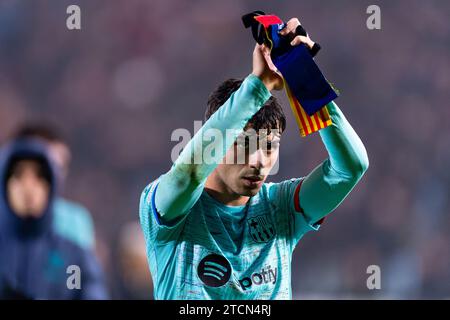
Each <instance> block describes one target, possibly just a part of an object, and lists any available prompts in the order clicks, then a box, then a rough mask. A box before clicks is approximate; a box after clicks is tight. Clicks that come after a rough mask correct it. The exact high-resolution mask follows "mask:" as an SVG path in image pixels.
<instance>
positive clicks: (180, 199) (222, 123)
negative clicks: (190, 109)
mask: <svg viewBox="0 0 450 320" xmlns="http://www.w3.org/2000/svg"><path fill="white" fill-rule="evenodd" d="M269 97H270V92H269V91H268V90H267V88H266V87H265V85H264V84H263V82H262V81H261V80H260V79H259V78H258V77H256V76H254V75H250V76H248V77H247V78H246V79H245V80H244V82H243V83H242V85H241V87H240V88H239V90H237V91H236V92H234V93H233V94H232V95H231V97H230V98H229V99H228V100H227V101H226V102H225V104H224V105H223V106H221V107H220V108H219V110H217V111H216V112H215V113H214V114H213V115H212V116H211V117H210V118H209V120H208V121H206V123H205V124H204V125H203V127H202V128H201V129H200V130H199V131H198V132H197V133H196V134H195V136H194V137H193V138H192V140H191V141H190V142H189V143H188V145H187V146H186V147H185V148H184V150H183V151H182V152H181V154H180V155H179V157H178V159H177V160H176V161H175V163H174V165H173V166H172V168H171V170H170V171H169V172H168V173H166V174H164V175H162V176H161V178H160V180H159V185H158V189H157V190H156V198H155V201H156V208H157V209H158V211H159V213H160V214H161V215H162V216H163V217H164V219H165V220H166V221H170V220H172V219H175V218H177V217H178V216H179V215H181V214H183V213H186V212H187V211H188V210H189V209H190V208H191V207H192V206H193V205H194V204H195V202H196V201H197V200H198V198H199V197H200V195H201V192H202V190H203V186H204V184H205V182H206V179H207V178H208V176H209V175H210V174H211V173H212V172H213V171H214V169H215V168H216V167H217V165H218V163H219V162H220V161H221V160H222V159H223V158H224V156H225V154H226V152H227V150H228V149H229V148H230V147H231V146H232V144H233V143H234V141H235V140H236V138H237V136H238V135H239V134H240V133H241V132H242V130H243V129H244V127H245V126H246V124H247V122H248V121H249V120H250V119H251V117H252V116H253V115H254V114H255V113H256V112H258V110H259V109H260V108H261V107H262V106H263V105H264V103H265V102H266V101H267V100H268V99H269ZM210 129H214V130H215V134H214V135H215V136H217V134H219V133H220V136H221V137H222V138H223V139H221V140H222V141H219V140H217V141H216V140H215V141H214V142H210V141H209V140H208V139H205V137H206V135H205V134H207V133H208V130H210ZM227 130H228V131H227ZM209 132H210V133H212V131H209ZM211 144H213V145H211ZM207 146H208V147H209V148H214V149H215V151H216V152H215V155H214V157H211V158H210V159H205V158H204V157H202V156H203V152H204V150H205V147H207ZM199 160H200V161H199Z"/></svg>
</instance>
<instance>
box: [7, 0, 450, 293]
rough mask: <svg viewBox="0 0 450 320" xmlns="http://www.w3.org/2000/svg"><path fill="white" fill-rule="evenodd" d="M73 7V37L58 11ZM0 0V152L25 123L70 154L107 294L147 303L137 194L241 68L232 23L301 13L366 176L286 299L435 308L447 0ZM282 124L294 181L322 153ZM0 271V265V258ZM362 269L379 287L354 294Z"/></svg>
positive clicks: (449, 281)
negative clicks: (404, 302)
mask: <svg viewBox="0 0 450 320" xmlns="http://www.w3.org/2000/svg"><path fill="white" fill-rule="evenodd" d="M70 4H77V5H79V6H80V8H81V25H82V29H81V30H76V31H69V30H68V29H67V28H66V18H67V17H68V15H67V14H66V8H67V6H68V5H70ZM371 4H375V3H372V1H365V0H364V1H356V0H353V1H350V0H341V1H334V0H321V1H312V0H311V1H306V0H305V1H265V2H264V4H262V3H261V1H256V0H245V1H244V0H229V1H211V0H195V1H194V0H127V1H125V0H123V1H104V0H103V1H101V0H89V1H88V0H85V1H77V0H74V1H65V0H64V1H63V0H58V1H56V0H54V1H51V0H47V1H46V0H35V1H26V0H17V1H14V0H8V1H1V2H0V141H1V142H2V143H4V142H6V141H7V140H8V138H9V137H10V136H11V134H12V132H14V130H15V129H16V128H17V127H18V126H20V125H21V124H23V123H25V122H30V121H32V122H38V123H46V124H51V125H52V126H54V127H56V128H58V130H59V131H60V132H61V133H62V134H63V135H64V136H65V137H66V140H67V141H68V143H69V144H70V146H71V148H72V165H71V168H70V173H69V177H68V182H67V184H66V186H65V188H64V190H63V193H64V195H65V196H66V197H68V198H69V199H72V200H75V201H78V202H80V203H81V204H83V205H84V206H85V207H86V208H88V209H89V211H90V212H91V214H92V216H93V219H94V222H95V235H96V253H97V255H98V256H99V259H100V261H101V263H102V266H103V268H104V270H105V273H106V276H107V279H108V288H109V290H110V293H111V296H112V297H113V298H124V299H126V298H141V299H151V298H152V297H153V295H152V287H151V286H152V284H151V279H150V274H149V271H148V267H147V262H146V257H145V246H144V244H143V237H142V234H141V231H140V227H139V225H138V204H139V196H140V193H141V191H142V189H143V188H144V187H145V185H146V184H148V183H149V182H150V181H152V180H153V179H155V178H157V177H158V176H159V175H160V174H162V173H163V172H165V171H166V170H168V169H169V168H170V166H171V157H170V154H171V149H172V148H173V147H174V146H175V145H176V144H177V142H173V141H171V139H170V137H171V133H172V131H173V130H174V129H176V128H186V129H188V130H189V131H191V132H193V130H194V128H193V122H194V120H202V119H203V114H204V109H205V106H206V99H207V97H208V95H209V93H210V92H211V91H212V90H213V89H214V88H215V86H216V85H217V84H219V83H220V82H221V81H223V80H225V79H227V78H230V77H245V76H246V75H247V74H249V73H250V72H251V52H252V49H253V46H254V43H253V40H252V37H251V34H250V32H249V31H248V30H245V29H244V28H243V25H242V22H241V20H240V17H241V15H242V14H244V13H247V12H250V11H253V10H257V9H259V10H264V11H266V12H267V13H274V14H277V15H279V16H280V17H282V18H285V19H288V18H290V17H293V16H297V17H299V18H300V20H301V21H302V23H303V24H304V26H305V28H306V29H307V30H308V32H309V33H310V35H311V37H312V39H313V40H316V41H318V42H320V44H321V45H322V47H323V50H322V51H321V52H320V53H319V55H318V57H317V58H316V61H317V62H318V64H319V65H320V67H321V69H322V71H323V72H324V73H325V75H326V76H327V78H328V79H329V80H330V81H331V82H333V83H334V84H335V86H336V87H337V88H338V89H339V90H340V92H341V96H340V97H339V99H338V100H337V101H336V102H337V103H338V105H339V106H340V107H341V109H342V110H343V111H344V113H345V115H346V116H347V118H348V119H349V121H350V122H351V123H352V125H353V126H354V128H355V130H356V131H357V132H358V134H359V135H360V137H361V139H362V141H363V142H364V143H365V146H366V148H367V150H368V154H369V158H370V169H369V171H368V172H367V174H366V175H365V176H364V178H363V180H362V182H361V183H360V184H359V185H358V186H357V187H356V188H355V190H354V191H353V192H352V193H351V194H350V196H349V197H348V198H347V200H346V201H345V202H344V203H343V204H342V205H341V206H340V207H339V208H338V209H337V210H336V211H335V212H334V213H333V214H332V215H330V216H329V217H328V218H327V220H326V222H325V223H324V225H323V226H322V228H321V230H320V232H318V233H314V234H313V233H310V234H308V235H306V236H305V237H304V238H303V239H302V241H301V242H300V244H299V245H298V247H297V250H296V251H295V255H294V260H293V268H292V278H293V295H294V298H295V299H309V298H338V299H346V298H369V299H372V298H394V299H395V298H407V299H408V298H449V297H450V249H449V245H450V202H449V197H448V195H449V189H450V170H449V169H450V104H449V101H450V23H449V21H448V19H449V17H450V2H447V1H439V0H430V1H418V0H396V1H376V4H378V5H379V6H380V7H381V17H382V20H381V23H382V24H381V26H382V29H381V30H373V31H371V30H368V29H367V27H366V19H367V17H368V15H367V14H366V9H367V7H368V6H369V5H371ZM276 95H277V96H278V97H279V98H280V99H281V101H282V102H283V104H284V106H285V110H286V114H287V115H288V118H289V121H288V129H287V131H286V133H284V136H283V139H282V144H281V153H280V170H279V173H278V174H277V175H275V176H272V177H271V180H272V181H281V180H284V179H287V178H291V177H298V176H303V175H306V174H307V173H308V172H309V171H310V170H311V169H313V168H314V167H315V166H316V165H318V164H319V163H320V162H321V161H322V160H323V159H324V158H325V157H326V151H325V150H324V147H323V145H322V143H321V140H320V137H319V135H314V136H311V137H308V138H305V139H302V138H300V137H299V134H298V129H297V127H296V124H295V120H294V119H293V116H292V114H291V111H290V108H289V106H288V102H287V99H286V98H285V94H284V93H277V94H276ZM0 263H1V261H0ZM369 265H378V266H380V268H381V285H382V288H381V290H368V289H367V287H366V279H367V277H368V276H369V275H368V274H367V273H366V270H367V267H368V266H369Z"/></svg>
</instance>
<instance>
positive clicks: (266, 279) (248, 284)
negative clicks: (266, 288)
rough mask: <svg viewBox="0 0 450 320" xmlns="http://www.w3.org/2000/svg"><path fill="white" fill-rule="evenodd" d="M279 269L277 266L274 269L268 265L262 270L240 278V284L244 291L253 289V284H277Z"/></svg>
mask: <svg viewBox="0 0 450 320" xmlns="http://www.w3.org/2000/svg"><path fill="white" fill-rule="evenodd" d="M277 271H278V269H277V267H275V268H274V269H272V267H271V266H270V265H268V266H267V267H265V268H262V270H261V271H260V272H255V273H253V274H252V275H251V276H250V277H245V278H242V279H241V280H239V284H240V286H241V288H242V290H244V291H246V290H248V289H251V288H252V286H253V285H256V286H260V285H262V284H266V283H272V284H275V283H276V282H277V276H278V273H277Z"/></svg>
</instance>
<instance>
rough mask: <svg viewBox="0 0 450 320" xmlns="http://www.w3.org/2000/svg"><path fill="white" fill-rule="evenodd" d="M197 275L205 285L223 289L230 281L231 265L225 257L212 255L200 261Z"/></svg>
mask: <svg viewBox="0 0 450 320" xmlns="http://www.w3.org/2000/svg"><path fill="white" fill-rule="evenodd" d="M197 274H198V277H199V278H200V280H202V282H203V283H204V284H205V285H207V286H209V287H221V286H223V285H224V284H225V283H227V282H228V280H229V279H230V276H231V265H230V263H229V262H228V260H227V259H225V257H223V256H220V255H218V254H210V255H208V256H206V257H204V258H203V259H202V261H200V263H199V265H198V267H197Z"/></svg>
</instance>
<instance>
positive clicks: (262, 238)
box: [247, 215, 275, 243]
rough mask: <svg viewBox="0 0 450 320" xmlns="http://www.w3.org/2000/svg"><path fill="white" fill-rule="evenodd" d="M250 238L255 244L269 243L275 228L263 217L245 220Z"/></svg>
mask: <svg viewBox="0 0 450 320" xmlns="http://www.w3.org/2000/svg"><path fill="white" fill-rule="evenodd" d="M247 223H248V228H249V232H250V236H251V237H252V239H253V240H254V241H255V242H259V243H262V242H269V241H270V240H272V238H273V236H274V235H275V228H274V226H273V224H272V222H271V221H270V219H269V218H268V217H267V216H265V215H260V216H255V217H251V218H249V219H248V220H247Z"/></svg>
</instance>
